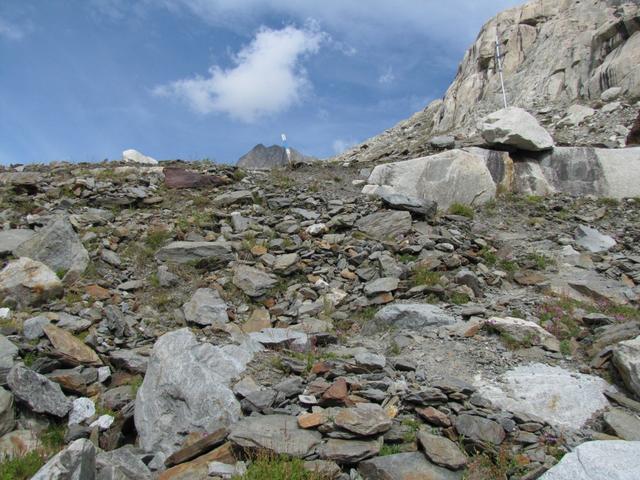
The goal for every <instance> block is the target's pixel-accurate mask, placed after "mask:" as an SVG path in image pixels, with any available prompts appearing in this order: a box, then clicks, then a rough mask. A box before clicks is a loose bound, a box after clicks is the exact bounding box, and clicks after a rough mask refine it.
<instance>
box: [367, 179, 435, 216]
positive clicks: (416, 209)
mask: <svg viewBox="0 0 640 480" xmlns="http://www.w3.org/2000/svg"><path fill="white" fill-rule="evenodd" d="M376 195H377V196H378V197H380V199H381V200H382V203H384V205H385V206H387V207H389V208H391V209H393V210H406V211H408V212H411V213H415V214H416V215H419V216H421V217H424V218H426V219H428V220H429V219H432V218H434V217H435V216H436V214H437V213H438V204H437V202H434V201H432V200H427V199H419V198H414V197H409V196H407V195H403V194H401V193H397V192H395V191H394V190H393V189H392V188H389V187H385V186H381V187H380V188H378V189H377V190H376Z"/></svg>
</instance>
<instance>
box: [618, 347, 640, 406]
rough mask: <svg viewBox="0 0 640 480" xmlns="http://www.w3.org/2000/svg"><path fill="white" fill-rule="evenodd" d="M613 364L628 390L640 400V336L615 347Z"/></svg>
mask: <svg viewBox="0 0 640 480" xmlns="http://www.w3.org/2000/svg"><path fill="white" fill-rule="evenodd" d="M613 364H614V365H615V366H616V368H617V369H618V371H619V372H620V376H621V377H622V380H623V381H624V384H625V385H626V386H627V388H628V389H629V390H630V391H632V392H633V393H634V394H635V395H636V396H638V397H639V398H640V336H638V337H636V338H634V339H631V340H625V341H624V342H620V343H618V344H617V345H616V346H615V347H614V349H613Z"/></svg>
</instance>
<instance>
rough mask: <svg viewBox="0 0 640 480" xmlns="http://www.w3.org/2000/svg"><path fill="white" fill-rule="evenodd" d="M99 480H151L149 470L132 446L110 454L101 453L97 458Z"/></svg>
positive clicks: (126, 446) (118, 449)
mask: <svg viewBox="0 0 640 480" xmlns="http://www.w3.org/2000/svg"><path fill="white" fill-rule="evenodd" d="M96 469H97V472H98V477H97V478H98V479H99V480H129V479H131V480H133V479H136V480H151V479H152V478H153V477H152V474H151V471H150V470H149V468H147V466H146V465H145V464H144V462H143V461H142V460H141V455H140V454H139V453H137V452H136V451H135V450H134V448H133V447H132V446H131V445H125V446H123V447H120V448H117V449H116V450H111V451H109V452H104V451H100V452H99V453H98V455H97V456H96Z"/></svg>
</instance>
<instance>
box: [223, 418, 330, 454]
mask: <svg viewBox="0 0 640 480" xmlns="http://www.w3.org/2000/svg"><path fill="white" fill-rule="evenodd" d="M321 439H322V435H321V434H320V433H319V432H316V431H311V430H304V429H302V428H300V427H299V426H298V421H297V419H296V417H293V416H290V415H262V416H251V417H246V418H243V419H242V420H240V421H239V422H237V423H235V424H234V425H233V426H232V427H231V429H230V433H229V440H230V441H231V442H233V443H234V444H236V445H238V446H240V447H242V448H251V449H258V450H266V451H268V452H272V453H273V454H276V455H289V456H292V457H300V458H302V457H306V456H307V455H308V454H309V453H310V452H311V450H312V449H313V447H315V446H316V445H317V444H318V443H320V441H321Z"/></svg>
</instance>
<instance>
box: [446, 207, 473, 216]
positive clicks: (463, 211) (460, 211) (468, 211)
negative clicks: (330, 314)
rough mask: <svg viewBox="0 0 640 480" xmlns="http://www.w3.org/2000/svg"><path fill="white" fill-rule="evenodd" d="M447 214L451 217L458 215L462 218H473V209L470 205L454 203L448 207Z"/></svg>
mask: <svg viewBox="0 0 640 480" xmlns="http://www.w3.org/2000/svg"><path fill="white" fill-rule="evenodd" d="M449 213H450V214H451V215H460V216H462V217H467V218H473V216H474V211H473V207H471V206H470V205H465V204H463V203H454V204H453V205H451V206H450V207H449Z"/></svg>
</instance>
